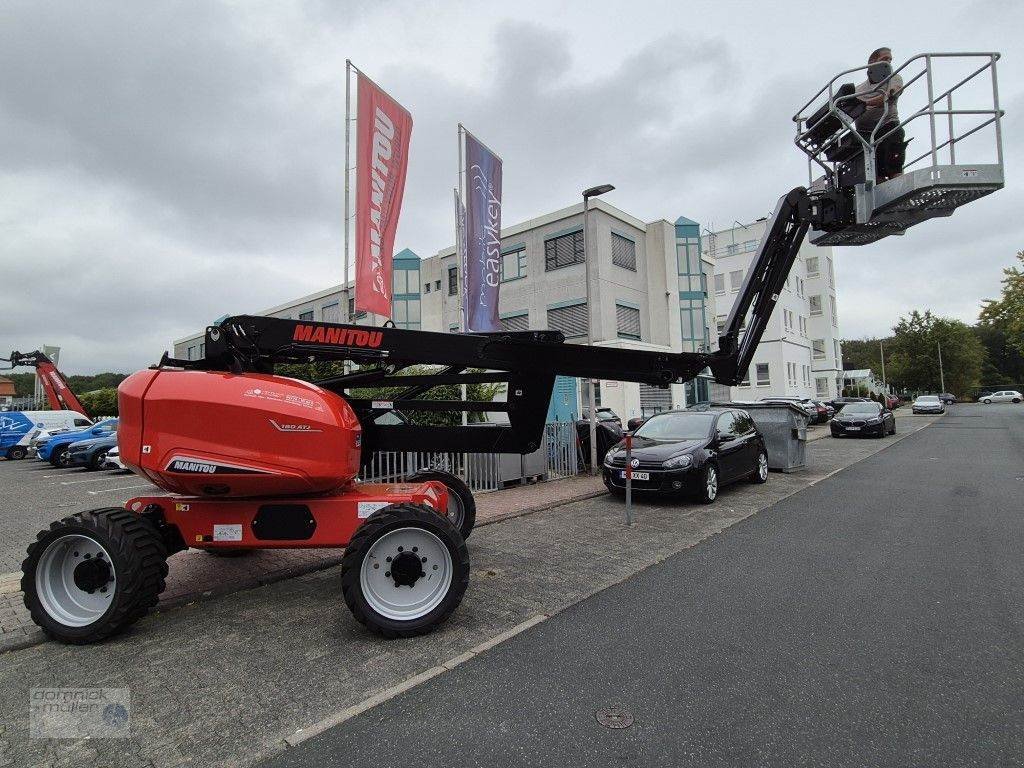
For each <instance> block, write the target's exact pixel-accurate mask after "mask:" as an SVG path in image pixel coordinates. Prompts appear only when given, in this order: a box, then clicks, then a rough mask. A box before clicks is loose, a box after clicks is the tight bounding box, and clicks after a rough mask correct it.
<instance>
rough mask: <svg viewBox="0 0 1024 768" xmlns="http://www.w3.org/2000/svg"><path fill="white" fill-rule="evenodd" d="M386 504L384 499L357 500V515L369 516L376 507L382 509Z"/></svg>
mask: <svg viewBox="0 0 1024 768" xmlns="http://www.w3.org/2000/svg"><path fill="white" fill-rule="evenodd" d="M387 505H388V502H386V501H360V502H359V510H358V512H359V517H361V518H363V517H369V516H370V515H372V514H373V513H374V512H376V511H377V510H378V509H384V507H386V506H387Z"/></svg>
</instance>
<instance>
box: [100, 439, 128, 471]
mask: <svg viewBox="0 0 1024 768" xmlns="http://www.w3.org/2000/svg"><path fill="white" fill-rule="evenodd" d="M103 469H128V467H126V466H125V465H124V462H122V461H121V449H120V448H118V447H117V446H116V445H115V446H114V447H113V448H111V449H110V450H109V451H107V459H106V461H104V462H103Z"/></svg>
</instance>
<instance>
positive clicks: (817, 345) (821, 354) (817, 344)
mask: <svg viewBox="0 0 1024 768" xmlns="http://www.w3.org/2000/svg"><path fill="white" fill-rule="evenodd" d="M811 349H812V350H813V351H812V352H811V357H812V358H814V359H815V360H824V359H825V340H824V339H815V340H814V341H812V342H811Z"/></svg>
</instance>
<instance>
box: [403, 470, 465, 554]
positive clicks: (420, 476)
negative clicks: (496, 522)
mask: <svg viewBox="0 0 1024 768" xmlns="http://www.w3.org/2000/svg"><path fill="white" fill-rule="evenodd" d="M431 480H435V481H437V482H439V483H442V484H443V485H444V487H445V488H447V489H448V519H449V520H451V522H452V525H454V526H455V527H456V528H458V529H459V533H461V534H462V538H463V539H468V538H469V534H471V533H472V532H473V526H474V525H476V501H475V500H474V499H473V492H472V491H471V490H469V486H468V485H466V484H465V483H464V482H463V481H462V478H460V477H458V476H457V475H453V474H452V473H451V472H445V471H444V470H443V469H424V470H422V471H420V472H415V473H413V474H412V475H409V477H407V478H406V482H407V483H425V482H428V481H431Z"/></svg>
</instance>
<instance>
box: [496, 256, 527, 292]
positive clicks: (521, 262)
mask: <svg viewBox="0 0 1024 768" xmlns="http://www.w3.org/2000/svg"><path fill="white" fill-rule="evenodd" d="M521 277H526V249H525V248H520V249H519V250H518V251H509V252H508V253H503V254H501V282H503V283H507V282H508V281H509V280H518V279H519V278H521Z"/></svg>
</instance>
